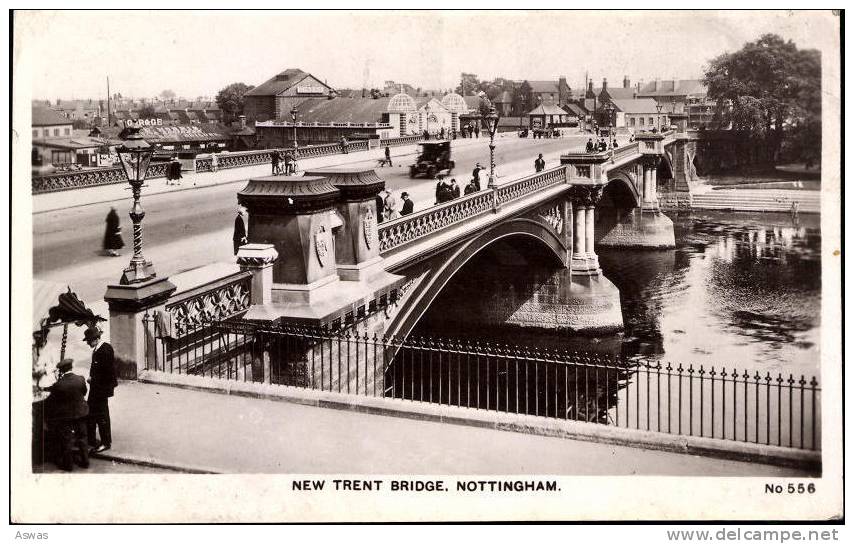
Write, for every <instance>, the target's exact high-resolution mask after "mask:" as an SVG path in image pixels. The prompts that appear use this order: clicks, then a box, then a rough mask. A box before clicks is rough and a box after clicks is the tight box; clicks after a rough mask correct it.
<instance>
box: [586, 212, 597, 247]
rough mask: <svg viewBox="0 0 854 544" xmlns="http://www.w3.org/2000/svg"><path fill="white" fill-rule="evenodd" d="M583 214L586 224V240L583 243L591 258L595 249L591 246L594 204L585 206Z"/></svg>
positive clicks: (594, 214)
mask: <svg viewBox="0 0 854 544" xmlns="http://www.w3.org/2000/svg"><path fill="white" fill-rule="evenodd" d="M585 216H586V220H587V226H586V228H585V231H586V232H585V234H586V238H587V240H586V242H585V244H584V245H585V247H586V248H587V256H588V257H591V258H592V257H595V256H596V250H595V249H594V248H593V232H594V225H595V218H596V208H595V207H594V206H587V211H586V213H585Z"/></svg>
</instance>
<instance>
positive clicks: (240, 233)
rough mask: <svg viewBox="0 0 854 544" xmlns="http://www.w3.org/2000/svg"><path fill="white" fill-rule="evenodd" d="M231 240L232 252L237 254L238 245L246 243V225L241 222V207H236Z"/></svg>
mask: <svg viewBox="0 0 854 544" xmlns="http://www.w3.org/2000/svg"><path fill="white" fill-rule="evenodd" d="M231 241H232V243H233V244H234V254H235V255H237V250H238V249H240V246H242V245H244V244H246V243H248V240H247V239H246V225H245V224H244V223H243V207H242V206H238V207H237V217H235V218H234V234H233V235H232V236H231Z"/></svg>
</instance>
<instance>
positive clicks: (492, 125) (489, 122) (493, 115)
mask: <svg viewBox="0 0 854 544" xmlns="http://www.w3.org/2000/svg"><path fill="white" fill-rule="evenodd" d="M486 128H487V129H488V130H489V184H488V185H487V187H490V188H491V187H495V131H496V130H498V113H497V112H496V111H495V106H490V107H489V113H487V114H486Z"/></svg>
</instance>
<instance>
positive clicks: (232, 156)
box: [32, 140, 368, 195]
mask: <svg viewBox="0 0 854 544" xmlns="http://www.w3.org/2000/svg"><path fill="white" fill-rule="evenodd" d="M271 151H272V150H270V149H262V150H256V151H239V152H235V153H217V169H218V170H226V169H229V168H243V167H245V166H255V165H258V164H265V163H269V162H270V152H271ZM347 151H348V152H356V151H368V142H367V141H364V140H356V141H353V142H350V143H348V144H347ZM342 152H343V150H342V148H341V144H339V143H332V144H322V145H313V146H306V147H300V148H299V150H298V152H297V158H299V159H308V158H315V157H325V156H328V155H336V154H338V153H342ZM166 166H167V163H152V164H151V165H150V166H149V167H148V172H147V174H146V177H147V178H148V179H154V178H162V177H165V176H166ZM210 171H211V158H210V155H206V156H200V157H198V158H196V172H210ZM125 182H127V177H126V176H125V174H124V171H123V170H122V169H121V168H98V169H92V170H80V171H74V172H61V173H55V174H47V175H44V176H33V178H32V194H34V195H37V194H42V193H52V192H56V191H67V190H69V189H80V188H82V187H95V186H100V185H110V184H113V183H125Z"/></svg>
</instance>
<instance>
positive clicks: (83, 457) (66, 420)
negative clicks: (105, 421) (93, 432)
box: [45, 359, 89, 471]
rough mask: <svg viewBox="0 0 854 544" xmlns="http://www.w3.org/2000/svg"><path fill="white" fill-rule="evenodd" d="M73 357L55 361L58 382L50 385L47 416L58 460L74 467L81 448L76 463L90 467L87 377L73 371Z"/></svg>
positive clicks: (61, 466) (66, 468) (63, 468)
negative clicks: (87, 430)
mask: <svg viewBox="0 0 854 544" xmlns="http://www.w3.org/2000/svg"><path fill="white" fill-rule="evenodd" d="M73 366H74V361H73V360H72V359H63V360H61V361H59V362H58V363H57V364H56V382H55V383H54V384H53V385H51V386H48V387H45V390H46V391H50V396H49V397H48V398H47V400H45V419H46V420H47V425H48V432H49V436H50V437H51V439H52V440H53V443H54V445H55V446H56V447H57V450H56V454H57V455H56V464H57V466H59V468H61V469H62V470H65V471H71V470H73V466H72V465H73V464H72V461H73V458H74V450H75V448H76V449H77V450H78V452H79V455H80V456H79V458H78V459H77V464H78V465H80V466H81V467H83V468H88V467H89V446H88V444H87V440H86V424H87V421H86V418H87V417H88V415H89V405H88V404H86V400H85V397H86V380H85V379H83V376H79V375H77V374H75V373H74V372H72V370H73Z"/></svg>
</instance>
